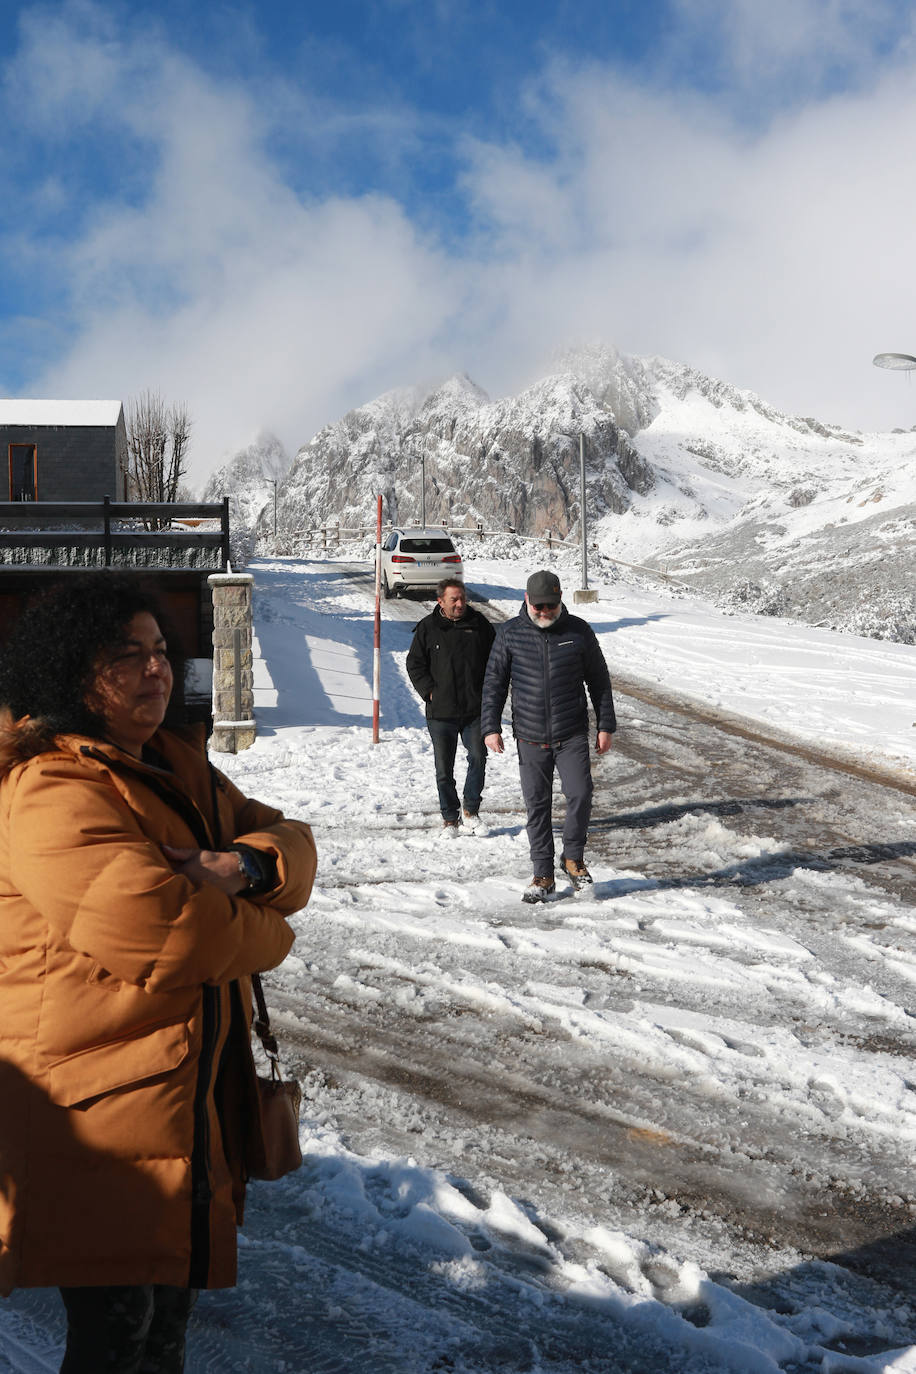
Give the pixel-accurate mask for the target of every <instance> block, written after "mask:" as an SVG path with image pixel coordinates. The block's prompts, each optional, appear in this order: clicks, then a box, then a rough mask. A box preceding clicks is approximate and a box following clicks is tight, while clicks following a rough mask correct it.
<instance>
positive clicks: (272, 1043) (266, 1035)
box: [251, 973, 280, 1076]
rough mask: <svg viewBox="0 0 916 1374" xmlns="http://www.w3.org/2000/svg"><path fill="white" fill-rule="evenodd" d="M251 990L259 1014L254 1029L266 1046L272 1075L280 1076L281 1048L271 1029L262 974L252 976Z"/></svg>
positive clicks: (265, 1051) (265, 1050) (265, 1049)
mask: <svg viewBox="0 0 916 1374" xmlns="http://www.w3.org/2000/svg"><path fill="white" fill-rule="evenodd" d="M251 990H252V992H253V993H254V1000H255V1006H256V1007H257V1011H258V1014H257V1016H256V1017H255V1018H254V1028H255V1031H256V1033H257V1036H258V1039H259V1040H260V1042H261V1044H262V1045H263V1046H264V1053H265V1054H266V1055H267V1058H268V1059H269V1060H270V1067H271V1073H272V1074H273V1072H274V1070H277V1073H278V1076H279V1068H280V1047H279V1045H278V1044H277V1037H276V1036H275V1035H274V1033H273V1031H272V1030H271V1029H270V1013H269V1012H268V1010H267V1003H266V1002H265V1000H264V989H263V987H262V986H261V975H260V973H253V974H252V975H251Z"/></svg>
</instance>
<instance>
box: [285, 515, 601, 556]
mask: <svg viewBox="0 0 916 1374" xmlns="http://www.w3.org/2000/svg"><path fill="white" fill-rule="evenodd" d="M401 529H402V530H412V529H416V530H420V529H427V530H442V532H443V534H470V535H476V536H477V537H478V538H479V539H495V538H497V537H499V536H500V535H505V534H511V535H512V536H513V537H514V538H515V539H527V540H529V541H530V542H531V543H534V544H545V545H546V546H547V548H548V549H562V548H570V549H572V548H578V547H579V543H578V540H575V541H573V540H568V539H561V538H560V537H559V535H556V534H554V533H553V531H552V530H544V532H543V534H522V533H521V531H519V530H518V529H516V527H515V526H514V525H504V526H503V528H502V529H499V530H486V529H484V527H483V525H482V524H476V525H452V524H449V522H448V521H446V520H442V521H440V522H439V523H438V524H429V523H427V524H426V525H400V524H398V525H394V524H387V525H383V526H382V533H383V534H390V533H391V531H392V530H401ZM375 533H376V526H375V525H341V524H340V523H339V522H337V523H335V524H327V525H316V526H313V527H312V528H311V529H305V530H291V531H290V534H291V535H292V536H293V537H295V538H297V539H303V540H304V542H305V544H306V547H310V546H311V545H312V544H313V543H318V542H319V541H320V544H321V547H322V548H324V549H327V548H330V547H331V541H332V542H333V543H334V544H339V543H340V539H341V535H356V536H357V537H359V536H371V537H372V540H373V543H374V542H375Z"/></svg>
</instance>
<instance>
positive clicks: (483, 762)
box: [426, 716, 487, 821]
mask: <svg viewBox="0 0 916 1374" xmlns="http://www.w3.org/2000/svg"><path fill="white" fill-rule="evenodd" d="M426 726H427V729H428V730H429V737H430V739H431V740H432V742H433V757H434V758H435V761H436V787H437V788H438V789H439V810H440V811H441V812H442V819H443V820H444V821H457V820H458V818H459V816H460V814H461V808H460V807H459V805H458V789H457V787H456V786H455V755H456V753H457V752H458V740H459V739H460V740H461V743H462V744H463V745H464V747H465V749H466V750H467V754H468V771H467V776H466V777H465V779H464V796H463V800H464V809H465V811H470V812H472V813H473V814H475V815H476V813H477V812H478V811H479V810H480V798H481V795H482V793H483V780H484V775H485V773H486V769H487V751H486V747H485V745H484V742H483V736H482V735H481V733H480V716H474V717H473V718H468V717H466V716H463V717H460V718H459V719H457V720H454V719H453V720H436V719H434V718H433V717H432V716H427V718H426Z"/></svg>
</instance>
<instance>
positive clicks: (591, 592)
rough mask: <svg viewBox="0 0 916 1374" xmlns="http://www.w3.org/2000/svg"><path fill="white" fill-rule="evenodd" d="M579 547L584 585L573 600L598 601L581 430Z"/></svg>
mask: <svg viewBox="0 0 916 1374" xmlns="http://www.w3.org/2000/svg"><path fill="white" fill-rule="evenodd" d="M561 433H563V434H564V437H565V438H567V439H571V438H572V437H573V436H572V435H571V434H566V432H565V431H561ZM579 549H580V558H581V581H582V586H581V587H577V588H576V590H575V591H574V592H573V602H574V603H575V604H576V605H581V603H582V602H583V601H597V600H598V590H597V588H591V587H589V585H588V517H587V515H586V510H585V435H584V434H583V433H582V431H581V430H580V431H579Z"/></svg>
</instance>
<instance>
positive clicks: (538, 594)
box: [480, 571, 617, 902]
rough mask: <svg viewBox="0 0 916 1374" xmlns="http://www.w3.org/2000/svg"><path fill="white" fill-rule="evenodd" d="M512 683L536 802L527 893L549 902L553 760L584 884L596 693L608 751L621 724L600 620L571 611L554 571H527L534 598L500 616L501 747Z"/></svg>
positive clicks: (566, 862) (574, 872)
mask: <svg viewBox="0 0 916 1374" xmlns="http://www.w3.org/2000/svg"><path fill="white" fill-rule="evenodd" d="M510 686H511V688H512V732H513V734H514V735H515V739H516V743H517V745H518V766H519V773H520V775H521V782H522V793H523V795H524V798H525V805H526V807H527V808H528V843H529V845H530V849H531V862H532V865H533V867H534V877H533V879H532V880H531V883H530V885H529V886H528V887H527V888H526V889H525V892H524V893H523V901H526V902H543V901H546V900H547V899H548V898H549V897H551V896H552V895H553V893H554V891H555V883H554V879H553V864H554V846H553V826H552V800H553V797H552V790H553V774H554V769H556V771H557V772H558V773H559V775H560V784H561V786H562V788H563V795H564V797H565V798H566V821H565V824H564V826H563V853H562V854H561V855H560V872H561V873H562V874H563V875H564V877H567V878H569V880H570V881H571V882H572V884H573V887H574V888H575V889H576V890H581V889H582V888H583V887H586V886H587V885H588V884H590V883H591V881H592V878H591V874H590V873H589V871H588V869H587V868H586V866H585V863H584V861H583V856H584V852H585V840H586V835H587V832H588V822H589V818H590V816H591V809H592V790H593V789H592V773H591V763H590V760H589V751H588V703H587V700H586V695H585V691H586V688H588V694H589V696H590V697H591V699H592V706H593V707H594V710H595V716H596V718H597V723H598V739H597V749H598V753H599V754H605V753H607V751H608V750H609V749H610V747H611V735H612V733H613V731H614V730H616V728H617V720H616V717H615V714H614V698H613V695H612V693H611V678H610V674H609V673H608V668H607V664H606V663H605V661H604V655H603V654H602V652H601V647H600V645H599V643H598V640H597V638H596V637H595V632H594V630H593V629H592V627H591V626H590V625H589V624H588V623H587V622H586V621H584V620H582V619H580V618H579V616H576V615H570V614H569V612H568V611H567V609H566V607H565V606H564V605H563V604H562V601H561V590H560V581H559V578H558V577H557V576H556V574H555V573H552V572H545V571H542V572H536V573H532V575H531V576H530V577H529V578H528V585H527V589H526V591H525V604H524V605H523V606H522V608H521V610H520V611H519V613H518V615H517V616H516V617H515V618H514V620H509V621H507V622H506V624H505V625H502V626H500V629H499V632H498V634H497V636H496V643H495V644H494V646H493V651H492V653H491V654H490V659H489V663H488V665H487V675H486V678H485V680H484V686H483V703H482V707H481V716H480V728H481V730H482V732H483V736H484V742H485V743H486V745H487V747H488V748H489V749H492V750H493V752H494V753H496V754H501V753H502V752H503V737H502V712H503V707H504V706H505V704H506V696H507V694H508V691H509V688H510Z"/></svg>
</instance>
